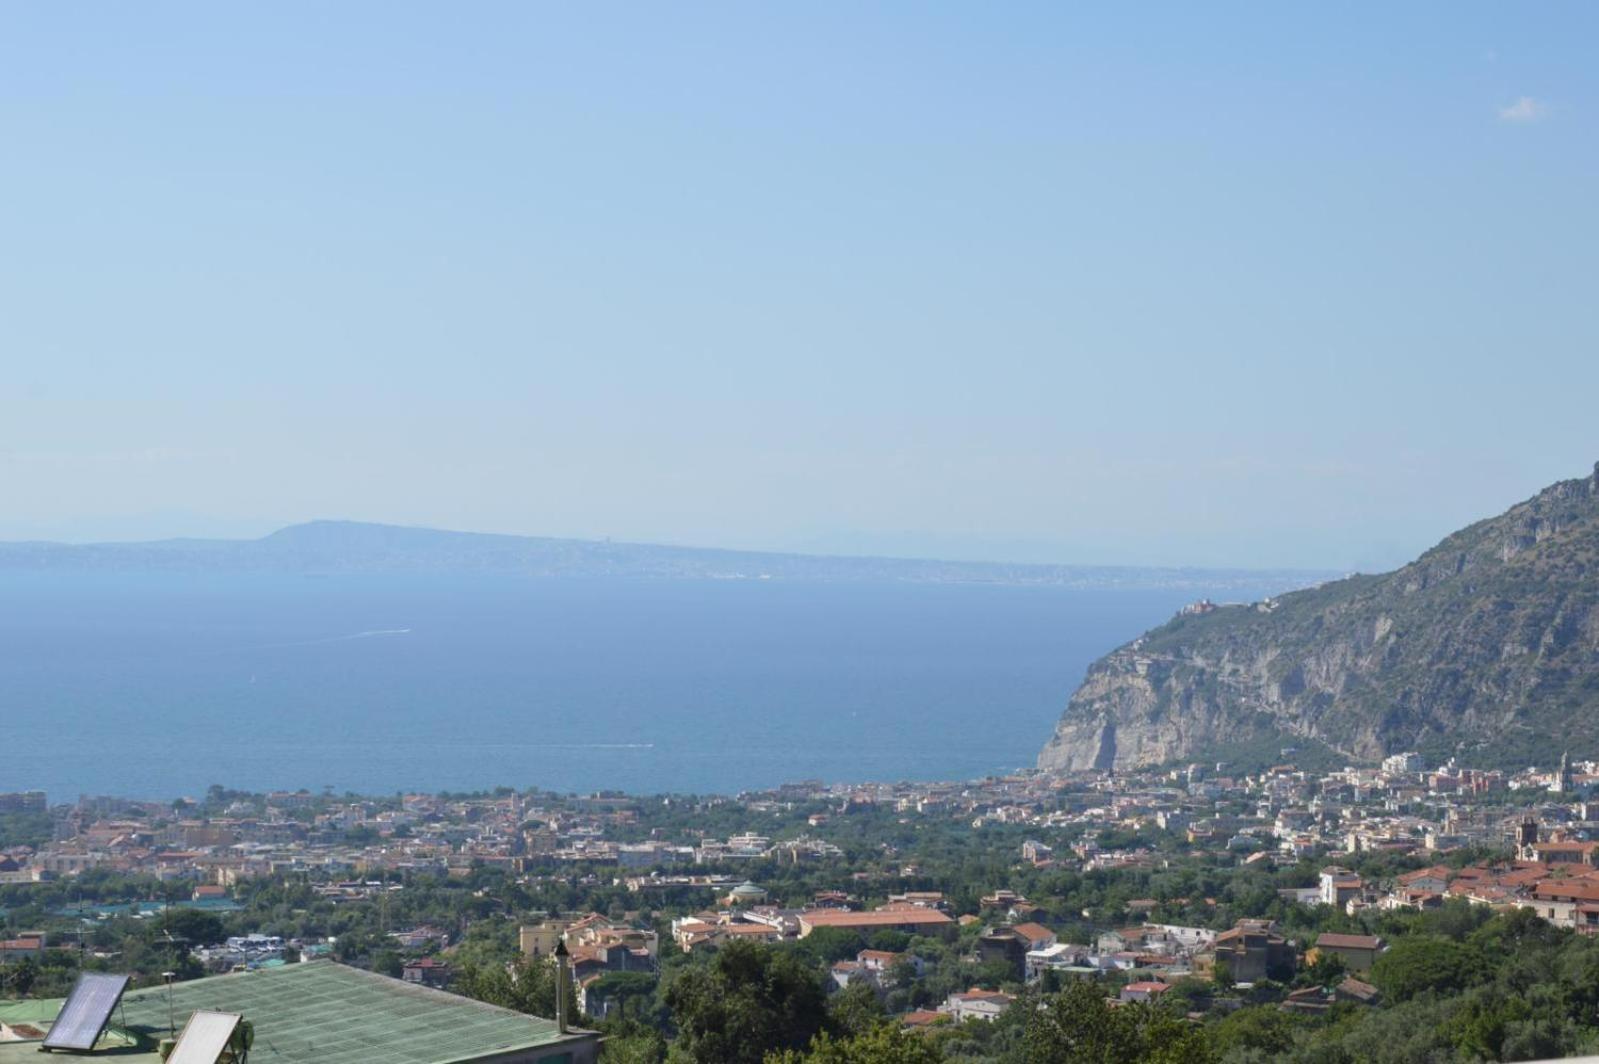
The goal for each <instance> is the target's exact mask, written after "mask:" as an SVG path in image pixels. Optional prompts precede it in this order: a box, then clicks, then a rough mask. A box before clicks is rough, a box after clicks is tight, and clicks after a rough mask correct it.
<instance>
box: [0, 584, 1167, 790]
mask: <svg viewBox="0 0 1599 1064" xmlns="http://www.w3.org/2000/svg"><path fill="white" fill-rule="evenodd" d="M1195 597H1197V595H1196V592H1194V591H1192V590H1189V591H1170V592H1158V591H1108V592H1107V591H1093V592H1089V591H1069V590H1060V589H1042V588H1010V587H976V586H950V585H906V584H798V583H778V582H756V581H684V582H672V581H637V580H580V579H568V580H520V581H508V580H504V579H496V580H487V579H483V580H475V579H462V578H414V577H391V576H385V577H357V578H352V577H330V578H300V577H294V578H284V577H244V576H225V577H215V576H207V577H199V576H192V577H191V576H184V577H174V576H170V575H166V576H144V575H126V574H116V575H110V574H107V575H83V574H72V575H61V574H49V575H33V574H14V573H13V574H0V742H3V743H4V746H5V748H6V751H7V755H6V756H5V757H4V758H3V759H0V791H7V790H16V789H26V788H42V789H44V790H46V791H47V792H49V794H50V798H51V800H52V801H65V800H70V799H73V798H76V797H77V796H78V795H79V794H82V793H88V794H114V795H134V796H146V797H159V798H165V797H172V796H176V795H181V794H195V793H198V792H200V791H203V790H204V789H205V788H206V787H207V786H208V785H209V784H212V783H221V784H225V785H227V786H230V787H240V788H248V789H256V790H265V789H274V788H298V787H308V788H311V789H313V790H316V789H320V788H322V787H324V786H331V787H333V788H335V789H337V790H338V791H340V792H342V791H345V790H353V791H358V792H363V793H393V792H395V791H399V790H413V789H415V790H468V789H482V788H490V787H494V786H499V785H509V786H515V787H526V786H539V787H545V788H551V789H555V790H561V791H587V790H592V789H596V788H603V787H613V788H622V789H626V790H629V791H635V792H660V791H678V792H701V793H703V792H732V791H737V790H740V789H744V788H752V787H765V786H774V785H776V784H778V783H781V782H784V781H789V780H797V779H803V778H821V779H825V780H828V781H856V780H896V779H959V778H971V777H975V776H979V775H983V774H986V773H991V772H996V771H1004V770H1008V769H1012V768H1015V767H1017V766H1021V765H1030V764H1031V763H1032V762H1033V759H1034V757H1035V756H1036V755H1037V752H1038V750H1039V748H1040V747H1041V746H1042V744H1043V743H1044V741H1045V740H1046V739H1047V738H1048V736H1049V734H1050V730H1051V727H1052V726H1053V724H1054V721H1055V718H1056V717H1057V715H1058V714H1059V712H1060V709H1061V707H1062V706H1063V705H1064V704H1065V701H1066V699H1067V697H1068V696H1069V695H1070V694H1071V691H1072V689H1073V688H1074V686H1075V685H1076V684H1077V682H1078V681H1079V680H1080V679H1081V677H1082V674H1083V670H1084V668H1085V667H1086V666H1087V665H1088V663H1089V662H1090V661H1092V660H1093V659H1094V658H1095V657H1097V656H1098V655H1100V654H1102V653H1104V652H1105V651H1107V650H1109V649H1111V648H1112V647H1114V646H1116V645H1117V644H1119V643H1121V642H1123V641H1125V640H1127V639H1129V638H1131V637H1133V636H1134V635H1136V634H1138V633H1139V632H1140V631H1142V630H1143V629H1145V628H1147V627H1149V626H1151V625H1152V624H1155V623H1158V622H1160V621H1161V620H1163V619H1165V618H1166V617H1168V616H1170V615H1171V613H1172V611H1173V610H1174V609H1176V608H1177V607H1178V606H1179V605H1181V604H1182V603H1183V602H1184V601H1188V600H1191V599H1193V598H1195Z"/></svg>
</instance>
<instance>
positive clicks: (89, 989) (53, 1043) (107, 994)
mask: <svg viewBox="0 0 1599 1064" xmlns="http://www.w3.org/2000/svg"><path fill="white" fill-rule="evenodd" d="M127 988H128V977H127V976H125V975H104V974H101V973H98V972H84V973H83V974H82V975H80V976H78V982H77V984H76V985H74V986H73V988H72V993H71V994H69V995H68V996H67V1003H66V1004H65V1005H62V1006H61V1013H60V1015H58V1016H57V1017H56V1022H55V1023H53V1024H51V1025H50V1033H49V1034H48V1035H46V1036H45V1039H44V1047H45V1048H46V1049H93V1048H94V1044H95V1043H96V1042H98V1041H99V1040H100V1035H101V1033H102V1032H103V1031H104V1030H105V1025H106V1024H107V1023H108V1022H110V1020H111V1013H112V1012H113V1011H115V1010H116V1007H117V1002H118V1001H121V1000H122V992H123V991H124V990H126V989H127Z"/></svg>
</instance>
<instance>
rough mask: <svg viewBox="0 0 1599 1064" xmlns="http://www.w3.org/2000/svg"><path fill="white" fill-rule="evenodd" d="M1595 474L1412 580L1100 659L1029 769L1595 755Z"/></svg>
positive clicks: (1368, 580)
mask: <svg viewBox="0 0 1599 1064" xmlns="http://www.w3.org/2000/svg"><path fill="white" fill-rule="evenodd" d="M1596 724H1599V465H1596V466H1595V470H1594V475H1593V476H1591V477H1587V478H1584V479H1581V480H1568V481H1562V482H1561V483H1559V484H1555V485H1554V486H1552V487H1550V488H1547V489H1545V490H1544V491H1542V492H1540V493H1539V494H1538V495H1537V496H1535V497H1534V498H1532V499H1529V500H1527V501H1526V502H1523V503H1521V504H1519V505H1517V506H1514V507H1512V508H1511V509H1510V510H1508V511H1507V512H1505V513H1504V514H1501V515H1500V516H1498V517H1494V518H1491V519H1489V520H1486V521H1480V522H1478V523H1477V524H1474V525H1472V526H1471V527H1469V528H1466V529H1463V530H1461V531H1459V532H1456V533H1455V534H1454V535H1452V536H1450V537H1448V538H1447V539H1445V540H1444V541H1443V542H1442V543H1439V544H1438V545H1437V546H1436V547H1434V548H1433V549H1432V550H1430V551H1428V552H1427V553H1426V554H1423V555H1422V556H1421V557H1420V558H1418V559H1416V560H1415V561H1414V562H1412V563H1411V564H1409V565H1407V566H1405V567H1404V568H1402V569H1399V570H1397V571H1395V572H1392V573H1387V574H1384V575H1381V576H1355V577H1350V578H1348V579H1345V580H1338V581H1334V582H1332V583H1328V584H1323V585H1321V586H1319V587H1316V588H1311V589H1309V590H1305V591H1297V592H1293V593H1291V594H1286V595H1283V596H1281V597H1280V598H1276V599H1269V600H1267V601H1265V602H1262V603H1256V604H1253V605H1247V606H1225V607H1222V608H1220V609H1216V610H1214V611H1212V612H1209V613H1202V614H1197V615H1186V616H1180V617H1178V618H1176V619H1174V620H1172V621H1171V622H1170V623H1168V624H1166V625H1164V626H1162V627H1160V628H1157V629H1155V630H1153V631H1151V632H1148V633H1146V634H1145V635H1144V636H1142V637H1141V638H1139V639H1137V640H1135V641H1134V642H1132V643H1130V644H1128V645H1127V646H1124V647H1121V648H1119V649H1117V650H1115V651H1114V652H1112V653H1111V654H1109V655H1107V656H1106V657H1104V658H1102V659H1101V660H1100V661H1098V662H1096V663H1095V664H1094V665H1093V666H1092V667H1091V668H1090V669H1089V672H1088V675H1087V677H1086V678H1085V680H1084V682H1083V685H1082V686H1081V687H1080V688H1079V689H1078V691H1077V693H1076V694H1074V695H1073V696H1072V699H1071V702H1070V703H1069V704H1068V706H1067V708H1066V711H1065V713H1064V714H1063V715H1062V716H1061V720H1060V723H1059V724H1058V725H1057V726H1056V730H1055V734H1054V736H1053V737H1052V738H1051V739H1050V741H1049V743H1048V744H1047V745H1046V746H1045V747H1044V750H1043V752H1042V753H1041V754H1040V755H1039V767H1041V768H1044V769H1049V770H1074V769H1086V768H1094V767H1099V768H1106V767H1112V766H1114V767H1118V768H1126V767H1132V766H1139V765H1151V764H1160V763H1163V762H1166V761H1172V760H1177V759H1189V758H1197V757H1202V756H1206V755H1210V754H1214V753H1216V752H1218V751H1224V750H1226V749H1228V748H1234V747H1237V746H1239V745H1241V744H1250V743H1253V744H1255V745H1256V746H1260V745H1261V744H1262V742H1263V741H1264V740H1267V739H1274V740H1280V741H1281V742H1282V743H1284V744H1293V743H1294V742H1296V741H1303V740H1309V741H1312V742H1315V743H1319V744H1325V745H1326V746H1328V747H1330V748H1332V749H1333V750H1334V751H1337V752H1339V753H1342V754H1344V755H1346V756H1348V757H1352V758H1357V759H1373V758H1377V757H1380V756H1382V755H1383V754H1385V753H1391V752H1394V751H1397V750H1401V749H1421V750H1423V751H1425V752H1429V753H1438V754H1442V753H1460V754H1463V755H1466V756H1470V757H1471V758H1472V760H1474V761H1479V762H1495V763H1502V764H1516V763H1522V764H1525V763H1526V762H1527V761H1528V760H1532V759H1537V760H1543V761H1548V760H1549V759H1550V757H1551V756H1558V753H1559V751H1560V750H1562V749H1564V748H1566V747H1567V746H1570V747H1571V748H1572V749H1573V751H1574V752H1576V751H1578V750H1581V751H1582V752H1585V753H1586V752H1591V750H1592V748H1599V741H1595V740H1594V739H1593V738H1592V737H1593V736H1595V735H1596V734H1599V732H1596V730H1595V725H1596Z"/></svg>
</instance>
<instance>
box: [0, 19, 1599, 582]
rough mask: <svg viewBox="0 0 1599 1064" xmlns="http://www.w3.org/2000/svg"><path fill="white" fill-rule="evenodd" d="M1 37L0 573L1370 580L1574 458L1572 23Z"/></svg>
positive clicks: (1582, 251)
mask: <svg viewBox="0 0 1599 1064" xmlns="http://www.w3.org/2000/svg"><path fill="white" fill-rule="evenodd" d="M1445 13H1446V14H1447V17H1440V15H1442V14H1445ZM6 30H7V32H6V34H5V35H4V38H3V39H0V64H3V67H4V69H5V70H6V84H7V88H8V91H7V92H6V93H4V94H0V130H3V131H4V133H5V136H6V141H7V145H8V149H9V152H8V154H9V156H10V158H11V159H12V160H13V165H11V166H8V167H7V168H6V169H5V171H4V172H3V173H0V192H3V194H4V196H5V198H6V201H7V202H8V203H10V204H12V205H13V208H14V209H13V210H11V211H9V212H8V214H7V217H6V219H5V222H4V233H5V239H6V246H7V251H8V254H7V255H6V256H5V260H4V262H3V263H0V279H3V281H4V283H3V284H0V350H4V351H5V352H6V355H5V356H4V358H5V368H6V378H7V387H6V388H5V389H4V390H3V391H0V495H3V497H4V498H5V500H6V504H5V506H4V507H3V510H4V513H3V514H0V538H5V539H18V538H49V539H63V540H68V541H88V540H126V539H140V538H163V537H166V536H171V535H192V536H208V535H217V534H226V535H229V536H241V535H254V534H260V533H262V532H265V531H270V530H271V529H273V528H276V527H280V526H283V525H288V524H293V523H297V522H301V521H305V520H310V519H315V518H350V519H357V520H366V521H375V522H385V523H394V524H405V525H417V526H427V527H444V528H459V529H467V530H474V531H487V532H504V533H514V534H525V535H542V536H555V537H570V538H582V539H604V538H612V539H616V540H627V541H633V542H642V543H663V544H692V545H696V546H707V547H729V548H742V549H759V550H776V551H807V552H826V553H852V554H887V555H893V556H907V557H922V556H938V557H963V558H964V557H970V558H980V559H983V560H994V561H1051V562H1058V563H1063V564H1083V565H1104V564H1114V565H1143V566H1149V565H1162V566H1207V567H1239V568H1280V567H1297V568H1315V569H1329V570H1348V569H1363V570H1374V569H1386V568H1391V567H1392V566H1394V565H1397V564H1400V563H1402V562H1404V561H1406V560H1408V559H1409V558H1411V557H1413V556H1415V555H1416V554H1417V553H1419V552H1420V551H1421V550H1423V549H1425V548H1426V547H1428V546H1430V545H1432V544H1433V543H1434V542H1436V541H1437V540H1438V539H1439V538H1441V537H1442V536H1444V535H1446V534H1448V533H1449V532H1451V531H1453V530H1455V529H1457V528H1459V527H1462V526H1463V525H1465V524H1468V523H1470V522H1471V521H1474V520H1477V519H1479V518H1482V517H1486V516H1488V515H1491V514H1494V513H1498V512H1500V511H1502V510H1503V509H1504V508H1505V507H1507V506H1509V505H1510V504H1512V503H1514V502H1515V501H1517V500H1519V499H1522V498H1525V497H1527V496H1529V495H1531V494H1533V493H1534V492H1536V491H1537V490H1539V489H1540V488H1542V487H1543V486H1545V485H1547V484H1549V483H1551V482H1553V481H1555V480H1558V479H1562V478H1566V477H1572V476H1579V475H1582V474H1583V473H1585V472H1586V471H1587V470H1588V468H1589V467H1590V466H1591V463H1592V460H1593V458H1594V457H1595V456H1599V439H1596V438H1595V433H1594V432H1593V430H1592V428H1591V425H1592V417H1591V410H1590V407H1591V400H1590V398H1589V397H1590V396H1591V395H1592V394H1593V393H1594V391H1595V389H1596V387H1599V358H1595V357H1593V351H1594V349H1595V346H1596V341H1599V319H1596V318H1595V316H1594V315H1593V314H1592V313H1591V293H1590V289H1591V287H1592V285H1591V281H1592V265H1591V249H1592V247H1593V245H1594V238H1595V235H1596V232H1595V231H1596V229H1599V226H1596V224H1595V223H1596V221H1599V218H1596V207H1595V202H1594V197H1593V195H1592V190H1593V188H1594V187H1595V186H1596V184H1599V128H1596V125H1599V123H1596V115H1599V69H1596V68H1595V66H1594V64H1593V63H1592V61H1591V56H1590V54H1589V53H1590V49H1589V47H1588V44H1587V42H1589V41H1591V40H1592V39H1593V36H1594V33H1595V31H1596V30H1599V9H1595V8H1593V7H1591V6H1588V5H1582V4H1576V3H1564V4H1552V5H1546V6H1540V7H1538V8H1537V9H1534V10H1525V11H1516V12H1514V13H1511V12H1508V11H1506V10H1505V9H1503V8H1501V7H1497V6H1493V5H1487V4H1454V5H1449V6H1448V7H1447V8H1442V7H1438V6H1430V5H1417V6H1413V7H1404V8H1397V9H1395V8H1392V7H1382V8H1377V7H1371V8H1366V9H1338V10H1332V9H1325V10H1322V9H1289V8H1283V9H1268V10H1260V9H1249V10H1246V9H1243V8H1203V9H1200V8H1193V7H1190V6H1185V5H1176V4H1170V5H1149V6H1144V7H1140V8H1137V9H1117V8H1105V9H1089V8H1075V9H1066V8H1061V7H1059V6H1058V5H1047V4H1029V3H1020V4H1014V5H1008V6H1006V7H1004V8H1002V9H997V10H996V9H987V8H985V9H981V10H979V9H976V8H963V7H960V6H954V5H946V6H940V5H908V4H894V3H888V4H882V5H875V6H872V7H869V8H825V7H824V8H814V7H807V8H789V9H782V8H759V9H757V8H750V7H745V6H740V5H728V4H705V5H694V6H690V7H686V8H684V7H674V8H671V9H666V8H659V7H651V6H647V5H628V4H622V5H616V6H609V7H602V8H595V7H583V8H561V7H554V6H544V5H538V6H535V5H518V4H504V3H486V4H482V5H475V6H474V7H472V8H471V9H470V10H465V11H463V10H457V9H444V8H439V7H434V6H429V5H416V4H407V3H384V4H373V3H359V2H357V3H349V4H340V5H336V6H331V7H315V6H310V5H289V6H288V7H274V8H270V9H267V8H260V9H253V8H237V7H231V8H218V7H215V6H210V5H200V4H190V3H177V4H172V5H164V6H162V7H160V8H157V9H149V8H105V9H97V10H95V11H94V13H93V16H92V17H83V16H82V15H81V14H80V13H77V12H74V11H73V10H71V9H70V8H67V7H62V6H59V5H31V6H22V7H17V8H16V9H15V10H13V11H12V12H11V13H10V18H9V19H8V22H7V27H6Z"/></svg>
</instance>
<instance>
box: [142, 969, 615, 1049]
mask: <svg viewBox="0 0 1599 1064" xmlns="http://www.w3.org/2000/svg"><path fill="white" fill-rule="evenodd" d="M172 1005H173V1009H174V1011H175V1012H176V1013H177V1023H178V1026H179V1027H180V1028H181V1027H182V1026H183V1024H184V1021H185V1020H187V1018H188V1016H189V1014H190V1013H192V1012H193V1011H194V1010H196V1009H215V1010H216V1011H219V1012H237V1013H241V1014H243V1016H244V1018H245V1019H247V1020H249V1021H250V1022H251V1023H253V1024H254V1025H255V1046H254V1047H253V1048H252V1049H251V1050H250V1060H251V1062H252V1064H271V1062H273V1061H283V1062H285V1064H287V1062H291V1061H316V1062H317V1064H372V1062H373V1061H380V1060H381V1061H386V1062H389V1064H445V1062H448V1061H460V1060H473V1059H475V1058H477V1057H480V1056H484V1055H487V1054H490V1053H499V1052H505V1051H507V1050H512V1049H527V1048H530V1047H533V1046H542V1045H549V1044H551V1043H554V1042H559V1041H562V1040H563V1038H568V1039H570V1038H573V1037H574V1036H572V1035H566V1036H563V1035H561V1034H560V1033H559V1032H558V1031H557V1030H556V1026H555V1022H554V1021H553V1020H543V1019H539V1018H537V1017H534V1016H527V1015H524V1014H522V1013H520V1012H512V1011H511V1010H509V1009H502V1008H498V1007H496V1006H494V1005H485V1004H483V1003H482V1002H479V1001H473V1000H472V999H470V998H464V997H460V996H459V995H456V994H447V993H444V992H443V991H439V990H430V989H428V988H427V987H421V986H416V985H413V984H411V983H406V982H402V981H401V980H399V979H390V978H388V977H387V976H382V975H374V974H373V973H371V972H366V971H362V970H361V969H359V968H350V967H348V966H346V965H342V964H335V963H333V962H332V961H311V962H309V963H305V964H290V965H285V966H284V967H281V968H269V969H263V970H260V971H255V972H241V973H239V974H237V975H219V976H213V977H212V978H209V979H196V980H194V981H192V982H188V983H177V984H175V985H174V986H173V987H172ZM123 1006H124V1008H125V1010H126V1013H127V1022H128V1026H129V1027H131V1028H133V1029H135V1030H139V1031H142V1032H145V1033H148V1034H150V1035H151V1036H152V1037H160V1036H162V1035H164V1034H165V1033H166V1031H167V991H166V989H165V988H163V987H153V988H150V989H146V990H139V991H135V992H133V993H129V994H128V995H126V996H125V997H124V998H123ZM583 1037H592V1036H584V1035H578V1036H576V1038H583Z"/></svg>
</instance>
